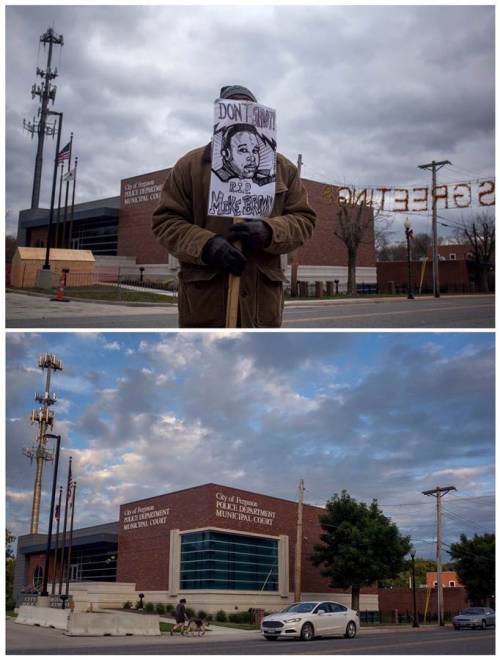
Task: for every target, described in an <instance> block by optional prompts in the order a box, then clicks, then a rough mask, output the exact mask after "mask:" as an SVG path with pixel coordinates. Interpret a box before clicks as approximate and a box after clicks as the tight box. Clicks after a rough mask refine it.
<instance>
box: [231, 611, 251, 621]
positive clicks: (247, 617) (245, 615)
mask: <svg viewBox="0 0 500 660" xmlns="http://www.w3.org/2000/svg"><path fill="white" fill-rule="evenodd" d="M229 621H230V622H231V623H252V614H251V613H250V612H231V614H230V615H229Z"/></svg>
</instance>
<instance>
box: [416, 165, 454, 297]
mask: <svg viewBox="0 0 500 660" xmlns="http://www.w3.org/2000/svg"><path fill="white" fill-rule="evenodd" d="M445 165H451V163H450V161H449V160H440V161H435V160H433V161H432V163H426V164H425V165H419V166H418V167H419V168H420V169H421V170H432V194H431V199H432V292H433V294H434V298H439V297H440V295H441V294H440V291H439V262H438V251H437V249H438V248H437V212H436V172H437V171H438V170H440V169H441V168H442V167H444V166H445Z"/></svg>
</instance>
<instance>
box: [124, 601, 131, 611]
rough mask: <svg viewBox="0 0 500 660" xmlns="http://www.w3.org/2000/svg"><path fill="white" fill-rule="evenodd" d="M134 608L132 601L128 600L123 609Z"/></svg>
mask: <svg viewBox="0 0 500 660" xmlns="http://www.w3.org/2000/svg"><path fill="white" fill-rule="evenodd" d="M131 608H132V601H130V600H127V601H125V602H124V603H123V609H124V610H130V609H131Z"/></svg>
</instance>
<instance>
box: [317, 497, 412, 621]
mask: <svg viewBox="0 0 500 660" xmlns="http://www.w3.org/2000/svg"><path fill="white" fill-rule="evenodd" d="M319 522H320V525H321V528H322V529H323V533H322V534H321V536H320V540H321V542H320V543H318V544H317V545H315V546H314V552H313V554H312V555H311V557H310V560H311V561H312V563H313V564H314V565H315V566H319V567H320V568H321V574H322V575H323V576H325V577H328V578H329V580H330V587H342V588H343V589H348V588H349V587H350V588H351V590H352V596H351V601H352V603H351V607H352V608H353V609H354V610H359V595H360V590H361V587H364V586H368V585H371V584H374V583H375V582H378V581H379V580H389V579H391V578H395V577H396V576H397V575H398V574H399V573H400V572H401V571H402V570H403V568H404V566H405V555H406V554H407V553H408V552H409V550H410V538H409V537H408V536H401V534H400V532H399V530H398V528H397V526H396V525H395V524H394V523H393V522H391V520H390V519H389V518H387V517H386V516H384V514H383V513H382V511H381V510H380V509H379V506H378V504H377V500H373V501H372V503H371V504H370V505H367V504H365V503H364V502H357V501H356V500H355V499H353V498H352V497H351V496H350V495H349V494H348V493H347V491H345V490H343V491H342V493H341V495H338V494H335V495H334V496H333V497H332V498H331V499H330V500H328V502H327V504H326V511H325V513H324V514H323V515H321V516H320V518H319Z"/></svg>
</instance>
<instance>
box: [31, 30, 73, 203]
mask: <svg viewBox="0 0 500 660" xmlns="http://www.w3.org/2000/svg"><path fill="white" fill-rule="evenodd" d="M40 42H41V43H43V45H44V47H45V45H46V44H49V52H48V55H47V68H46V69H45V71H44V70H43V69H39V68H38V67H37V68H36V75H37V76H40V78H42V80H43V81H44V82H43V83H42V84H41V85H37V84H36V83H35V84H34V85H33V86H32V88H31V98H33V99H34V98H35V96H39V97H40V102H41V107H40V108H39V109H38V115H39V117H40V119H39V121H38V122H35V119H34V118H33V122H26V120H24V121H23V127H24V128H25V130H26V131H28V133H31V137H32V138H33V136H34V134H35V133H37V134H38V146H37V151H36V159H35V174H34V177H33V192H32V195H31V208H32V209H37V208H38V207H39V204H40V184H41V179H42V164H43V144H44V140H45V136H46V135H51V136H52V137H53V136H54V135H55V124H54V126H53V127H52V126H48V125H47V115H48V109H47V106H48V104H49V101H52V104H54V101H55V99H56V91H57V87H56V86H55V85H52V84H51V82H50V81H51V80H53V79H54V78H57V75H58V74H57V68H55V69H54V71H52V68H51V66H52V48H53V46H54V45H57V46H63V45H64V40H63V36H62V34H61V35H57V34H56V33H55V32H54V30H53V29H52V28H49V29H48V30H47V32H45V34H42V36H41V37H40Z"/></svg>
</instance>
